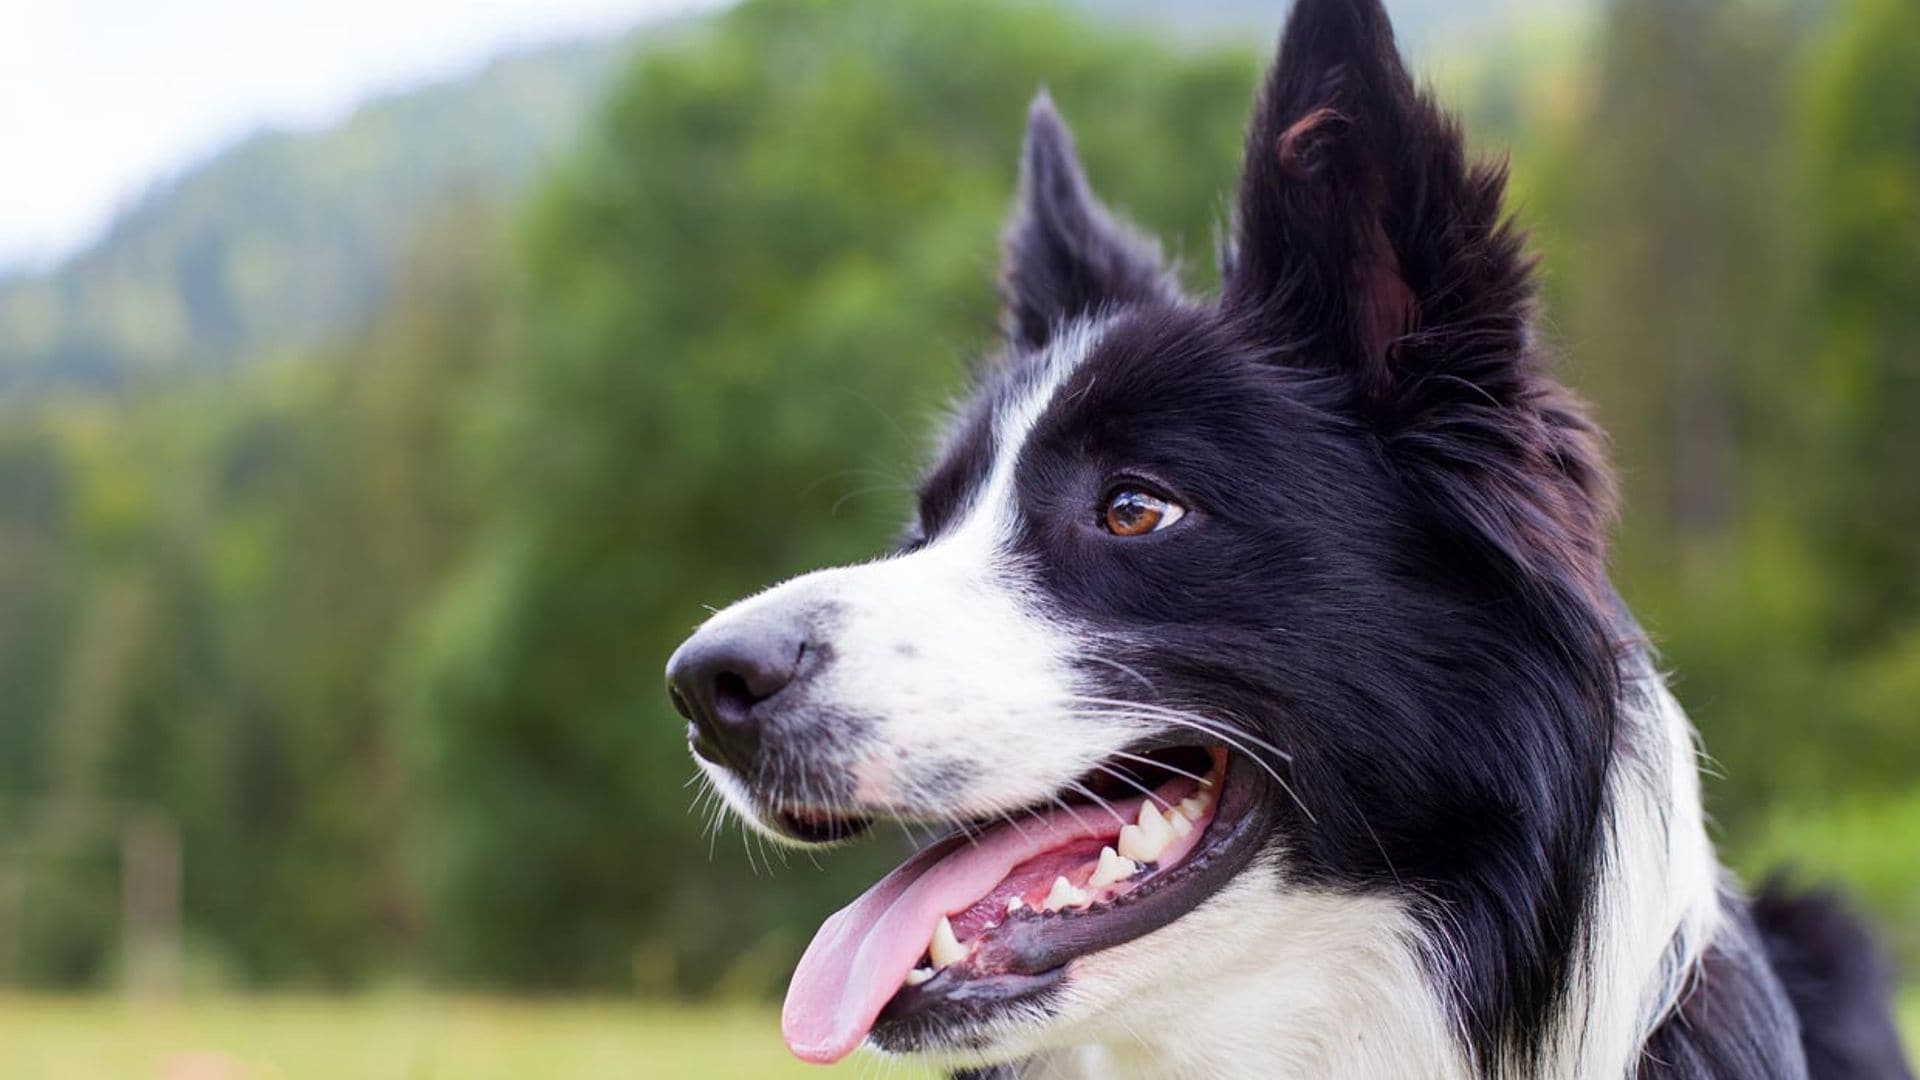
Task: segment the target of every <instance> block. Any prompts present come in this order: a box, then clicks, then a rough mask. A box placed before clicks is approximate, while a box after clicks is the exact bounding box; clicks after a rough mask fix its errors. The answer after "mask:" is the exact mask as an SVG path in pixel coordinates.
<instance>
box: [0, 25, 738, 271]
mask: <svg viewBox="0 0 1920 1080" xmlns="http://www.w3.org/2000/svg"><path fill="white" fill-rule="evenodd" d="M720 2H723V0H0V161H4V167H0V271H5V270H9V269H24V268H31V267H35V266H42V265H47V264H50V263H52V262H54V261H57V260H58V259H60V258H61V257H63V256H65V255H68V254H71V253H72V252H74V251H75V250H78V249H79V248H81V247H84V246H85V245H86V244H87V243H88V242H89V241H91V240H92V239H93V238H94V237H96V236H98V235H99V234H100V232H101V231H102V230H103V229H104V228H105V227H106V224H107V222H108V221H109V220H110V219H111V218H112V216H113V214H114V211H115V210H117V209H118V208H120V207H122V206H124V205H126V204H128V203H129V202H131V201H133V200H134V199H135V198H136V197H138V196H139V195H140V194H141V193H142V192H143V191H145V190H147V189H148V188H149V187H151V186H152V185H153V184H154V183H156V182H158V181H161V180H164V179H166V178H167V177H170V176H172V175H175V174H177V173H178V172H180V171H181V170H183V169H184V168H187V167H189V166H191V165H192V164H193V163H195V162H197V161H200V160H203V159H205V158H206V157H207V156H209V155H211V154H213V153H214V152H216V151H218V150H220V149H221V148H222V147H225V146H227V145H229V144H231V143H233V142H234V141H236V140H238V139H240V138H242V137H244V136H246V135H248V134H250V133H252V132H254V131H256V130H258V129H260V128H262V127H293V128H311V127H317V126H324V125H326V124H328V123H330V122H332V121H335V120H337V119H339V118H341V117H342V116H344V115H345V114H346V113H348V112H350V111H351V110H352V108H353V106H354V105H356V104H358V103H359V102H362V101H364V100H366V99H367V98H369V97H372V96H378V95H380V94H383V93H387V92H391V91H395V90H400V89H403V88H405V87H407V86H411V85H414V84H417V83H420V82H425V81H430V80H433V79H436V78H446V77H450V76H454V75H458V74H460V73H461V72H463V71H467V70H471V69H472V68H475V67H477V66H479V65H480V64H481V63H483V62H484V61H485V60H486V59H487V58H489V57H491V56H494V55H497V54H499V53H501V52H505V51H509V50H513V49H516V48H524V47H527V46H531V45H536V44H539V43H541V42H545V41H552V40H555V39H561V38H568V37H575V36H580V35H583V34H588V33H595V32H605V31H612V30H617V29H620V28H623V27H627V26H631V25H634V24H636V23H638V22H641V21H643V20H645V19H647V18H650V17H654V16H659V15H664V14H671V13H674V12H678V11H685V10H688V9H691V8H696V7H713V6H717V4H718V3H720Z"/></svg>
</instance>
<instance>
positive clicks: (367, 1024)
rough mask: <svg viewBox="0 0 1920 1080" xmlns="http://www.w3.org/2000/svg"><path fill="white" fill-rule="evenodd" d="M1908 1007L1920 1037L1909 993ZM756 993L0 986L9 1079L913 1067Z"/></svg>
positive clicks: (694, 1074)
mask: <svg viewBox="0 0 1920 1080" xmlns="http://www.w3.org/2000/svg"><path fill="white" fill-rule="evenodd" d="M1903 1019H1904V1022H1905V1029H1906V1032H1907V1036H1908V1045H1909V1046H1920V993H1910V994H1909V995H1907V998H1906V1000H1905V1003H1904V1010H1903ZM778 1030H779V1022H778V1019H777V1018H776V1017H775V1016H774V1015H773V1013H771V1012H770V1011H767V1010H762V1009H747V1008H741V1009H677V1008H661V1007H658V1006H641V1005H636V1004H633V1003H630V1002H618V1001H585V1002H582V1001H571V1002H553V1003H547V1002H527V1001H502V1000H497V999H482V998H445V997H413V996H396V997H362V998H305V997H267V998H205V999H192V1000H188V1001H184V1002H177V1003H154V1002H130V1001H123V1000H120V999H118V998H107V997H96V998H56V997H9V998H0V1077H4V1078H6V1080H56V1078H57V1080H109V1078H111V1080H139V1078H152V1080H321V1078H325V1080H335V1078H341V1077H353V1078H355V1080H451V1078H459V1080H469V1078H473V1080H508V1078H512V1080H587V1078H594V1080H605V1078H615V1077H636V1078H638V1077H646V1078H648V1080H678V1078H682V1077H684V1078H688V1080H701V1078H705V1077H715V1078H719V1077H725V1078H728V1080H734V1078H747V1077H752V1078H758V1077H782V1076H792V1077H815V1078H823V1080H824V1078H828V1077H849V1078H852V1077H862V1078H875V1080H879V1078H886V1080H921V1078H922V1077H923V1076H925V1074H923V1073H917V1072H914V1071H912V1070H909V1069H906V1068H903V1067H901V1066H899V1065H897V1064H891V1063H883V1062H878V1061H874V1060H871V1059H864V1058H856V1059H855V1060H854V1061H851V1062H849V1063H847V1064H845V1065H842V1066H840V1067H839V1068H836V1069H817V1068H812V1067H809V1066H805V1065H801V1064H799V1063H797V1062H795V1061H794V1060H793V1059H791V1058H789V1057H788V1056H787V1053H786V1050H785V1048H783V1047H782V1046H781V1045H780V1037H779V1034H778Z"/></svg>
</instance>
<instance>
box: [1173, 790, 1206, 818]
mask: <svg viewBox="0 0 1920 1080" xmlns="http://www.w3.org/2000/svg"><path fill="white" fill-rule="evenodd" d="M1212 806H1213V797H1212V796H1211V795H1209V794H1208V793H1207V792H1205V791H1202V792H1200V793H1199V794H1197V795H1189V796H1187V797H1186V798H1184V799H1181V800H1180V812H1181V813H1183V814H1185V815H1187V820H1189V821H1199V820H1200V816H1201V815H1202V814H1205V813H1206V812H1207V810H1208V809H1209V808H1211V807H1212Z"/></svg>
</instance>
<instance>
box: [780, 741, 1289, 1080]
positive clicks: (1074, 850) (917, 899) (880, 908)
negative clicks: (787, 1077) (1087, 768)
mask: <svg viewBox="0 0 1920 1080" xmlns="http://www.w3.org/2000/svg"><path fill="white" fill-rule="evenodd" d="M1127 760H1128V763H1127V764H1125V765H1124V766H1123V765H1121V764H1120V763H1118V762H1109V763H1106V764H1105V765H1103V766H1102V767H1101V768H1099V769H1096V770H1095V772H1094V773H1093V774H1091V775H1089V776H1088V777H1086V778H1084V779H1083V780H1081V781H1080V782H1079V783H1077V784H1075V785H1073V786H1072V787H1071V788H1070V789H1069V790H1071V791H1073V792H1074V794H1072V795H1068V794H1067V793H1065V792H1062V793H1061V795H1060V797H1059V798H1058V800H1056V801H1050V802H1049V803H1047V804H1046V806H1045V807H1035V808H1033V809H1032V810H1030V811H1028V812H1026V813H1021V814H1013V815H1009V816H1007V817H1004V818H1000V817H996V818H993V819H990V820H986V821H982V822H980V823H978V824H977V825H972V826H969V827H967V828H965V829H961V830H958V831H956V832H955V833H954V834H953V835H951V836H948V837H947V838H945V839H943V840H940V841H938V842H936V843H934V844H932V845H930V846H928V847H927V848H925V849H923V850H921V851H920V852H919V853H917V854H915V855H914V856H913V857H912V858H910V859H908V860H907V861H906V862H905V863H902V864H901V865H900V866H899V867H898V868H897V869H895V870H894V871H893V872H892V873H890V874H888V875H887V876H886V877H884V878H882V879H881V880H880V881H879V882H877V883H876V884H875V885H874V886H873V887H872V888H870V889H868V890H867V891H866V892H865V893H863V894H862V895H861V896H860V897H859V898H858V899H856V900H854V901H853V903H851V904H849V905H847V906H846V907H845V908H843V909H841V910H840V911H839V912H838V913H836V914H835V915H833V916H832V917H831V918H829V919H828V920H827V921H826V923H825V924H823V925H822V926H821V928H820V931H819V933H817V934H816V935H815V936H814V939H813V943H812V944H811V945H809V946H808V947H807V951H806V954H805V955H804V956H803V957H802V958H801V960H800V965H799V967H798V969H797V970H796V971H795V972H794V976H793V981H792V983H791V984H790V985H789V987H788V990H787V1000H786V1006H785V1008H784V1010H783V1012H782V1015H781V1027H782V1030H783V1032H784V1034H785V1036H786V1040H787V1046H788V1047H789V1048H790V1049H791V1050H792V1051H793V1053H794V1054H795V1055H796V1056H798V1057H800V1058H802V1059H803V1060H806V1061H812V1062H820V1063H827V1062H834V1061H838V1060H840V1059H841V1058H843V1057H845V1056H846V1055H847V1054H849V1053H851V1052H852V1051H853V1049H854V1048H855V1047H856V1046H858V1045H859V1044H860V1042H861V1040H862V1039H865V1038H868V1037H871V1038H872V1039H873V1040H874V1042H875V1043H877V1044H878V1045H880V1046H882V1047H885V1048H887V1049H891V1050H899V1051H908V1050H915V1049H924V1048H927V1047H930V1046H933V1045H946V1046H959V1045H965V1043H966V1039H967V1037H968V1033H969V1032H974V1033H978V1032H980V1031H981V1030H982V1029H983V1028H984V1027H985V1026H987V1025H989V1024H990V1023H991V1022H992V1021H993V1020H995V1019H996V1018H999V1017H1001V1016H1004V1015H1006V1014H1008V1013H1010V1012H1013V1011H1015V1010H1017V1009H1018V1008H1020V1007H1022V1006H1025V1005H1032V1004H1035V1003H1038V1002H1040V1001H1043V1000H1044V999H1045V998H1046V997H1047V996H1048V995H1049V994H1050V993H1052V992H1053V990H1054V988H1055V987H1056V986H1058V985H1059V984H1060V982H1061V981H1062V980H1063V979H1064V978H1065V977H1066V975H1067V973H1068V970H1069V966H1070V965H1071V963H1072V962H1073V961H1074V960H1075V959H1077V958H1079V957H1081V956H1085V955H1087V954H1089V953H1094V952H1098V951H1100V950H1103V949H1108V948H1112V947H1113V946H1116V945H1120V944H1122V943H1124V942H1127V941H1131V940H1133V939H1135V938H1138V937H1141V936H1143V935H1145V934H1148V933H1151V932H1153V931H1154V930H1157V929H1159V928H1160V927H1162V926H1165V925H1166V924H1168V923H1170V922H1172V921H1173V920H1175V919H1177V918H1179V917H1180V916H1181V915H1184V914H1186V913H1187V912H1188V911H1191V910H1192V909H1193V908H1195V907H1197V906H1198V905H1199V904H1200V903H1201V902H1202V901H1204V900H1205V899H1206V898H1207V897H1209V896H1211V895H1212V894H1213V893H1214V892H1216V891H1217V890H1218V889H1219V888H1220V887H1221V886H1223V885H1224V884H1226V882H1227V881H1228V880H1230V879H1231V878H1232V877H1233V876H1234V875H1235V874H1236V873H1238V872H1239V871H1240V869H1241V868H1242V867H1244V866H1245V865H1246V863H1247V862H1248V860H1249V859H1251V858H1252V857H1253V854H1254V853H1255V852H1256V851H1257V850H1258V848H1259V846H1260V842H1261V838H1262V836H1263V834H1264V831H1265V830H1264V828H1263V824H1264V817H1265V813H1266V809H1265V808H1266V806H1267V800H1265V799H1262V798H1260V797H1259V794H1260V793H1259V788H1260V786H1261V782H1260V779H1259V777H1258V775H1257V769H1256V768H1254V767H1253V766H1252V763H1251V762H1249V761H1247V760H1246V759H1245V758H1243V757H1241V756H1240V755H1237V754H1229V753H1228V752H1227V751H1226V750H1224V749H1220V748H1203V747H1192V746H1188V747H1170V748H1161V749H1157V750H1154V751H1151V752H1150V753H1144V754H1140V755H1132V754H1129V755H1127ZM1123 778H1124V779H1123ZM796 818H797V820H795V821H793V822H784V821H783V824H794V825H798V826H800V829H797V830H796V831H801V830H804V831H805V832H809V833H820V834H830V835H845V834H847V833H848V832H849V831H857V829H858V828H859V827H864V825H865V822H862V821H855V820H851V819H848V820H839V821H836V820H831V819H829V818H828V817H827V816H825V815H807V814H797V815H796Z"/></svg>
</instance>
